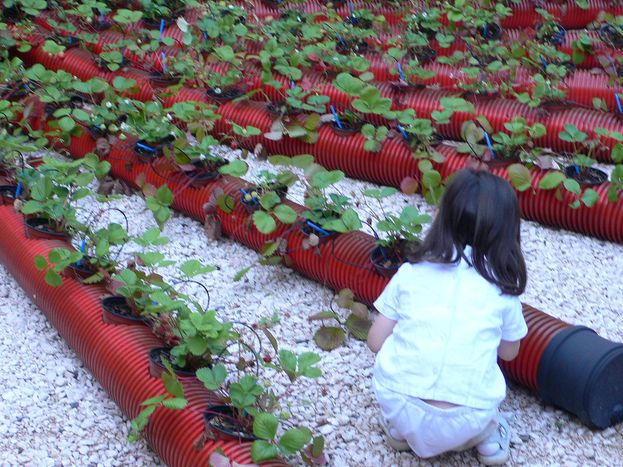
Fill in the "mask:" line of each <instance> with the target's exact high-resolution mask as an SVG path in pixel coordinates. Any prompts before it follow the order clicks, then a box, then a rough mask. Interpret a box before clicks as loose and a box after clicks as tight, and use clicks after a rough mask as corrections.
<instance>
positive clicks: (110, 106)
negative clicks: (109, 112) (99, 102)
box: [104, 101, 112, 109]
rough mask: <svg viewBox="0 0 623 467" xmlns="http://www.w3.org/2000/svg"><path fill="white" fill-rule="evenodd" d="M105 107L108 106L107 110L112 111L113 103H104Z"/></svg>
mask: <svg viewBox="0 0 623 467" xmlns="http://www.w3.org/2000/svg"><path fill="white" fill-rule="evenodd" d="M104 105H105V106H106V108H107V109H111V108H112V102H110V101H106V102H104Z"/></svg>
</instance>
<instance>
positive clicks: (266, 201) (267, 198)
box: [260, 191, 281, 210]
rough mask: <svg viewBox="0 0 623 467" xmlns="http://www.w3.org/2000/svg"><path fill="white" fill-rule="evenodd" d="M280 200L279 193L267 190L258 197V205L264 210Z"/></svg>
mask: <svg viewBox="0 0 623 467" xmlns="http://www.w3.org/2000/svg"><path fill="white" fill-rule="evenodd" d="M280 202H281V198H279V195H278V194H277V193H275V192H274V191H268V192H266V193H265V194H263V195H262V197H261V198H260V205H261V206H262V207H263V208H264V209H266V210H269V209H272V208H273V207H274V206H276V205H277V204H279V203H280Z"/></svg>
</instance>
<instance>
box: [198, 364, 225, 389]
mask: <svg viewBox="0 0 623 467" xmlns="http://www.w3.org/2000/svg"><path fill="white" fill-rule="evenodd" d="M196 375H197V379H198V380H199V381H201V382H202V383H203V385H204V386H205V387H206V388H207V389H209V390H210V391H217V390H218V389H219V388H220V387H221V385H222V384H223V383H224V382H225V378H227V370H226V369H225V366H224V365H223V364H221V363H219V364H218V365H214V367H213V368H200V369H198V370H197V373H196Z"/></svg>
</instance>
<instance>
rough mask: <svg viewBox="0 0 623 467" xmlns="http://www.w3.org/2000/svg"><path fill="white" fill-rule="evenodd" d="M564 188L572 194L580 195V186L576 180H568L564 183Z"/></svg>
mask: <svg viewBox="0 0 623 467" xmlns="http://www.w3.org/2000/svg"><path fill="white" fill-rule="evenodd" d="M562 184H563V186H564V187H565V189H566V190H567V191H569V192H571V193H575V194H576V195H579V194H580V184H579V183H578V182H576V181H575V180H574V179H572V178H566V179H565V180H564V181H563V182H562Z"/></svg>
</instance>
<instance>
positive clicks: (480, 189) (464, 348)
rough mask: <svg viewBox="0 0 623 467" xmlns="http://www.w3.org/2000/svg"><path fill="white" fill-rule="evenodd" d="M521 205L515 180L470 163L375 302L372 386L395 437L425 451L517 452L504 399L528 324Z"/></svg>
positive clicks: (493, 460) (500, 457) (394, 441)
mask: <svg viewBox="0 0 623 467" xmlns="http://www.w3.org/2000/svg"><path fill="white" fill-rule="evenodd" d="M525 286H526V265H525V262H524V258H523V255H522V253H521V247H520V240H519V206H518V203H517V197H516V195H515V192H514V191H513V189H512V188H511V186H510V185H509V184H508V183H507V182H506V181H504V180H503V179H502V178H500V177H497V176H495V175H493V174H491V173H489V172H484V171H476V170H473V169H465V170H462V171H460V172H459V173H457V174H456V176H455V177H454V179H453V180H452V181H451V183H450V184H449V185H448V186H447V188H446V192H445V194H444V196H443V198H442V201H441V206H440V208H439V213H438V214H437V216H436V218H435V220H434V222H433V225H432V226H431V229H430V231H429V232H428V234H427V235H426V238H425V239H424V241H423V242H422V244H421V246H420V247H419V248H418V250H417V251H416V252H415V253H414V254H412V255H411V257H409V263H406V264H404V265H403V266H402V267H401V268H400V269H399V270H398V272H397V273H396V275H395V276H394V277H393V278H392V280H391V281H390V282H389V284H388V285H387V287H386V288H385V290H384V291H383V293H382V294H381V296H380V297H379V298H378V299H377V301H376V302H375V303H374V306H375V307H376V309H377V310H378V311H379V312H380V314H379V316H378V317H377V318H376V321H375V322H374V325H373V326H372V328H371V330H370V334H369V337H368V346H369V347H370V349H371V350H372V351H373V352H378V355H377V357H376V362H375V365H374V376H373V386H374V391H375V393H376V397H377V399H378V401H379V405H380V406H381V414H382V417H381V426H382V427H383V430H384V431H385V433H386V434H387V436H388V438H389V444H390V445H391V446H392V447H394V448H396V449H399V450H408V449H412V450H413V451H414V452H415V453H416V454H417V455H418V456H420V457H423V458H426V457H431V456H436V455H438V454H441V453H444V452H447V451H459V450H463V449H467V448H471V447H474V446H476V447H477V450H478V458H479V460H480V461H481V462H482V463H483V464H486V465H496V464H503V463H504V462H506V461H507V460H508V457H509V443H510V429H509V427H508V424H507V422H506V421H505V420H504V419H503V418H502V417H500V416H499V415H498V413H497V408H498V405H499V404H500V402H502V400H503V399H504V397H505V396H506V384H505V381H504V377H503V375H502V372H501V371H500V368H499V367H498V365H497V357H498V356H499V357H500V358H501V359H503V360H512V359H513V358H515V356H517V353H518V352H519V340H520V339H521V338H523V337H524V336H525V335H526V334H527V332H528V329H527V326H526V323H525V321H524V318H523V315H522V312H521V304H520V302H519V299H518V297H517V296H518V295H520V294H521V293H523V291H524V288H525Z"/></svg>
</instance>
